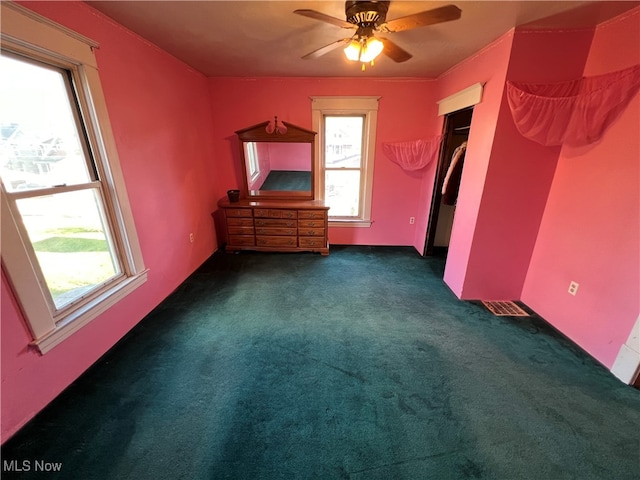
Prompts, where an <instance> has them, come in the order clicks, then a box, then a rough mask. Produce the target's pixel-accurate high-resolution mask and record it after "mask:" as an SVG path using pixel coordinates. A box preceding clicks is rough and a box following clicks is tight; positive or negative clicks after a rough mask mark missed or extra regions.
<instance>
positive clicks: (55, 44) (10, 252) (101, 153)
mask: <svg viewBox="0 0 640 480" xmlns="http://www.w3.org/2000/svg"><path fill="white" fill-rule="evenodd" d="M0 8H1V16H2V32H1V33H0V41H1V42H2V49H3V50H6V51H7V52H12V53H16V54H19V55H23V56H26V57H29V58H33V59H35V60H38V61H42V62H45V63H49V64H52V65H56V66H58V67H61V68H64V69H66V70H69V71H70V72H71V73H72V75H73V77H74V82H75V87H76V90H77V97H78V102H79V104H80V110H81V111H82V116H83V121H84V125H85V128H86V131H87V135H88V137H89V143H90V144H91V146H92V152H93V155H94V161H95V164H96V167H97V168H98V171H99V174H100V175H99V176H100V181H101V183H102V187H103V192H104V196H105V199H106V201H105V208H106V210H107V211H106V214H107V215H108V216H109V219H110V223H111V224H112V225H113V230H114V231H113V232H112V233H113V236H114V241H115V242H116V243H117V244H118V247H119V251H120V254H121V255H120V257H119V258H120V261H121V263H122V266H123V271H124V275H123V276H122V277H120V278H119V279H118V280H117V281H114V282H111V283H110V284H109V286H108V287H106V288H102V289H98V290H96V291H95V292H94V293H93V294H91V295H88V296H87V297H86V298H84V299H83V300H82V301H80V302H78V303H77V304H75V306H74V308H70V309H68V310H66V311H65V312H64V314H63V315H56V312H55V311H52V309H51V307H50V304H49V302H48V298H49V293H48V287H47V286H46V285H43V284H42V282H41V281H40V280H39V278H40V277H39V275H38V273H37V271H38V269H39V267H38V265H34V264H33V263H32V258H31V257H30V255H29V253H28V251H29V249H32V247H31V243H30V240H29V239H28V238H27V237H26V236H25V233H24V229H22V228H21V219H20V216H19V214H18V213H17V209H16V208H15V205H14V203H13V202H14V201H15V200H14V199H12V198H10V196H9V195H7V193H6V192H5V191H4V189H2V192H1V202H0V203H1V207H2V211H1V228H2V240H1V241H2V267H3V270H4V271H5V273H6V274H7V277H8V279H9V282H10V283H11V286H12V289H13V291H14V293H15V295H16V297H17V300H18V302H19V304H20V308H21V310H22V314H23V316H24V318H25V321H26V323H27V326H28V327H29V330H30V331H31V334H32V337H33V342H31V345H33V346H34V347H36V348H37V349H38V351H39V352H40V353H42V354H44V353H46V352H48V351H49V350H51V349H52V348H53V347H55V346H56V345H58V344H60V343H61V342H63V341H64V340H65V339H66V338H68V337H69V336H70V335H72V334H73V333H75V332H76V331H78V330H79V329H80V328H81V327H83V326H84V325H86V324H88V323H89V322H90V321H92V320H93V319H95V318H96V317H98V316H99V315H100V314H102V313H103V312H105V311H106V310H107V309H109V308H110V307H111V306H113V305H115V304H116V303H117V302H119V301H120V300H121V299H122V298H124V297H125V296H126V295H128V294H129V293H131V292H133V291H134V290H135V289H136V288H138V287H140V286H141V285H142V284H143V283H144V282H145V281H146V280H147V270H146V268H145V266H144V261H143V258H142V250H141V249H140V245H139V241H138V236H137V233H136V229H135V224H134V219H133V214H132V211H131V206H130V204H129V200H128V196H127V191H126V186H125V182H124V177H123V175H122V170H121V168H120V162H119V159H118V152H117V150H116V146H115V141H114V139H113V133H112V130H111V125H110V123H109V117H108V113H107V107H106V102H105V98H104V93H103V91H102V86H101V83H100V78H99V75H98V66H97V63H96V59H95V56H94V54H93V50H94V49H95V48H98V44H97V43H96V42H94V41H93V40H90V39H88V38H86V37H84V36H82V35H79V34H77V33H75V32H73V31H71V30H69V29H67V28H66V27H63V26H62V25H59V24H57V23H55V22H52V21H51V20H49V19H47V18H45V17H42V16H41V15H38V14H36V13H34V12H32V11H31V10H28V9H26V8H24V7H22V6H20V5H17V4H14V3H11V2H2V3H1V4H0Z"/></svg>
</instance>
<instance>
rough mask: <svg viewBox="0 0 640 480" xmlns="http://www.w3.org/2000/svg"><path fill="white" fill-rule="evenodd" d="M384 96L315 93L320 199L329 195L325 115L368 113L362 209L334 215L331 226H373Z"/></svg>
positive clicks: (364, 139)
mask: <svg viewBox="0 0 640 480" xmlns="http://www.w3.org/2000/svg"><path fill="white" fill-rule="evenodd" d="M379 100H380V97H311V112H312V125H313V130H314V131H315V132H317V133H318V138H317V141H316V144H315V145H316V147H315V148H316V151H315V162H316V166H315V167H316V172H317V175H316V184H315V186H314V187H315V191H314V195H315V198H317V199H319V200H324V196H325V159H324V136H325V133H324V117H325V115H346V116H359V115H361V116H364V125H363V132H362V133H363V137H362V171H363V175H362V177H361V179H360V212H359V215H358V217H357V218H353V219H347V218H340V217H333V218H332V217H331V209H329V226H334V227H336V226H342V227H370V226H371V223H372V220H371V201H372V197H373V167H374V159H375V147H376V127H377V124H378V103H379Z"/></svg>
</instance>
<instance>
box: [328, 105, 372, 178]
mask: <svg viewBox="0 0 640 480" xmlns="http://www.w3.org/2000/svg"><path fill="white" fill-rule="evenodd" d="M363 122H364V117H362V116H357V117H330V116H326V117H324V128H325V129H324V135H325V136H324V138H325V140H324V149H325V150H324V155H325V157H324V161H325V166H326V167H327V168H360V165H361V153H362V125H363Z"/></svg>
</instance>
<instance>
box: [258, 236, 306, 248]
mask: <svg viewBox="0 0 640 480" xmlns="http://www.w3.org/2000/svg"><path fill="white" fill-rule="evenodd" d="M256 245H258V246H259V247H297V246H298V238H297V237H286V236H258V237H256Z"/></svg>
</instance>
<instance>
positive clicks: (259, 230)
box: [256, 227, 298, 236]
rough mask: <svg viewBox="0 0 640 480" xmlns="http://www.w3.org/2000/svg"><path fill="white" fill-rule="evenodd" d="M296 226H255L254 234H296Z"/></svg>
mask: <svg viewBox="0 0 640 480" xmlns="http://www.w3.org/2000/svg"><path fill="white" fill-rule="evenodd" d="M297 233H298V230H297V229H296V228H287V227H256V235H289V236H291V235H296V234H297Z"/></svg>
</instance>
